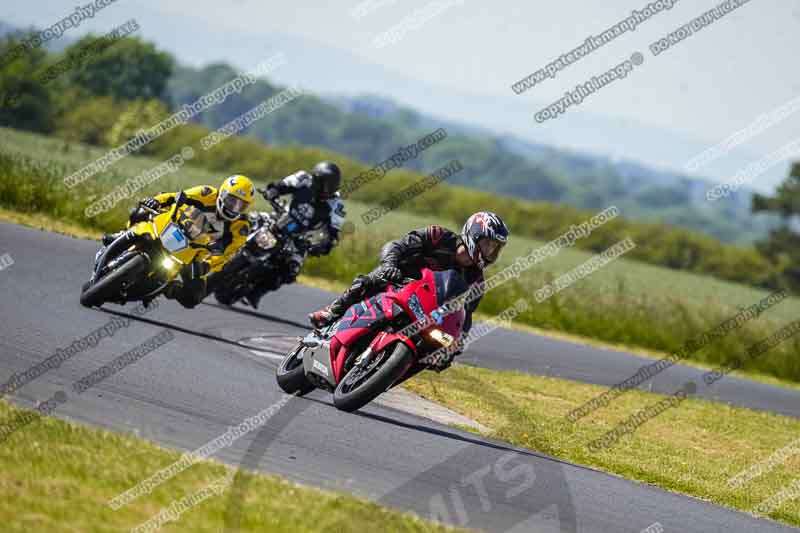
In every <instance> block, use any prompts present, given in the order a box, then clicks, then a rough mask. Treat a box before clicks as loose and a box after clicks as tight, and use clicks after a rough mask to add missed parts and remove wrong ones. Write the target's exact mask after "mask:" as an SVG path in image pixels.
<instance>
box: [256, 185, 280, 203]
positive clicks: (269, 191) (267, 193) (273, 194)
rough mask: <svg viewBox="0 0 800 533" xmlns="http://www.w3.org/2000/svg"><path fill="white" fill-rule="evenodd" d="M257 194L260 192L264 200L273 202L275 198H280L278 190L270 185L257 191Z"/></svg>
mask: <svg viewBox="0 0 800 533" xmlns="http://www.w3.org/2000/svg"><path fill="white" fill-rule="evenodd" d="M258 192H260V193H261V194H262V195H263V196H264V198H265V199H266V200H274V199H275V198H277V197H278V196H280V193H279V192H278V188H277V187H276V186H275V185H274V184H272V183H270V184H269V185H267V187H266V188H265V189H259V190H258Z"/></svg>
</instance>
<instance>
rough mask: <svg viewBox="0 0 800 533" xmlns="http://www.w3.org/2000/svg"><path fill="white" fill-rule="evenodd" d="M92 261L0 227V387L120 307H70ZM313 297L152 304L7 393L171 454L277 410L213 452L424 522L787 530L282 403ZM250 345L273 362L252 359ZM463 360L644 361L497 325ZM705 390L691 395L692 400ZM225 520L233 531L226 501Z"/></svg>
mask: <svg viewBox="0 0 800 533" xmlns="http://www.w3.org/2000/svg"><path fill="white" fill-rule="evenodd" d="M96 249H97V243H94V242H89V241H83V240H78V239H73V238H69V237H63V236H59V235H55V234H50V233H46V232H41V231H37V230H32V229H28V228H23V227H20V226H14V225H8V224H0V254H2V253H9V254H10V255H11V257H12V258H13V260H14V264H13V265H11V266H10V267H8V268H6V269H5V270H2V271H0V288H2V294H3V296H4V298H3V300H2V303H0V317H2V319H1V320H0V384H2V383H5V382H6V381H7V380H9V379H10V378H11V377H12V376H13V375H15V374H17V373H19V372H23V371H25V370H27V369H28V368H30V367H32V366H33V365H36V364H37V363H39V362H41V361H43V360H44V359H45V358H47V357H49V356H50V355H52V354H54V353H55V352H56V349H58V348H66V347H67V346H69V345H71V344H72V342H73V341H74V340H76V339H79V338H81V337H83V336H85V335H87V334H88V333H90V332H91V331H93V330H95V329H97V328H99V327H102V326H103V325H104V324H106V323H108V322H109V320H111V319H112V318H113V317H115V316H127V313H130V311H131V310H132V308H133V306H130V305H129V306H128V307H126V308H119V307H115V306H110V307H109V309H108V310H88V309H84V308H82V307H81V306H80V305H79V303H78V294H79V288H80V286H81V284H82V282H83V281H84V280H85V278H86V276H87V273H88V271H89V267H90V264H91V262H92V259H93V257H94V253H95V251H96ZM329 300H330V294H327V293H325V292H322V291H318V290H314V289H310V288H307V287H302V286H296V287H287V288H284V289H282V290H281V291H279V292H278V293H276V294H275V295H271V296H268V297H266V298H265V299H264V301H263V303H262V310H260V311H259V312H258V313H254V312H251V311H249V310H247V309H244V308H243V309H239V310H231V309H226V308H221V307H218V306H215V305H206V304H204V305H201V306H199V307H198V308H196V309H195V310H192V311H185V310H183V309H182V308H180V307H179V306H178V305H176V304H174V303H172V302H166V301H163V300H162V301H161V303H160V305H159V306H158V308H157V309H154V310H153V311H152V312H149V313H147V314H145V315H144V316H143V317H141V318H139V319H136V318H134V319H131V320H130V322H129V325H128V326H127V327H124V328H122V329H120V330H119V331H117V332H116V333H115V334H114V336H113V337H110V338H104V339H101V340H100V342H99V344H98V345H97V346H96V347H94V348H91V347H90V348H89V349H86V350H84V351H80V352H79V353H77V354H75V355H74V356H73V357H71V358H69V359H68V360H67V361H65V362H63V364H61V365H60V366H58V367H57V368H53V369H51V370H49V371H48V372H46V373H44V374H43V375H41V376H39V377H38V378H36V379H34V380H33V381H31V382H29V383H27V384H25V385H24V386H22V387H20V388H19V390H17V391H16V392H14V393H13V394H12V395H11V399H12V400H14V401H15V402H17V403H19V404H22V405H26V406H32V405H34V404H36V403H37V402H40V401H43V400H46V399H48V398H50V397H51V396H53V395H54V394H55V393H56V392H57V391H66V392H67V393H68V397H67V401H66V402H65V403H63V404H62V405H60V406H59V407H58V408H57V409H56V411H55V414H56V415H57V416H60V417H64V418H69V419H72V420H76V421H79V422H82V423H86V424H90V425H94V426H100V427H103V428H108V429H111V430H114V431H122V432H129V433H135V434H137V435H140V436H142V437H145V438H148V439H151V440H153V441H155V442H158V443H160V444H161V445H164V446H169V447H174V448H179V449H186V450H192V449H195V448H198V447H200V446H202V445H203V444H205V443H206V442H208V441H210V440H212V439H214V438H215V437H217V436H219V435H221V434H222V433H224V432H225V431H226V430H227V429H228V428H229V426H232V425H236V424H239V423H240V422H242V421H243V420H244V419H246V418H247V417H250V416H252V415H255V414H257V413H258V412H259V411H262V410H264V409H265V408H267V407H269V406H271V405H274V404H276V403H277V402H279V401H281V400H282V399H283V400H284V402H286V403H285V405H284V406H283V407H282V408H281V409H280V410H278V412H277V414H275V415H274V416H272V417H271V418H270V419H269V420H268V421H267V422H266V424H265V425H264V426H263V427H262V428H261V429H260V430H257V431H255V432H253V433H250V434H248V435H245V436H244V437H242V438H241V439H240V440H238V441H236V442H235V443H234V444H233V445H232V446H230V447H229V448H225V449H223V450H222V451H221V452H220V453H219V454H217V455H216V456H215V457H217V458H218V459H220V460H223V461H225V462H228V463H230V464H234V465H244V466H245V467H249V468H254V469H256V468H257V469H259V470H263V471H265V472H270V473H276V474H280V475H283V476H286V477H288V478H290V479H292V480H295V481H298V482H301V483H305V484H309V485H315V486H320V487H323V488H329V489H336V490H341V491H347V492H351V493H354V494H358V495H362V496H366V497H369V498H371V499H374V500H376V501H380V502H381V503H384V504H386V505H390V506H394V507H397V508H400V509H406V510H412V511H415V512H417V513H418V514H420V515H421V516H423V517H430V516H431V513H432V510H433V511H435V512H437V516H439V517H441V518H443V519H448V520H450V521H451V522H453V523H455V524H457V525H461V524H466V526H467V527H471V528H476V529H484V530H489V531H543V532H549V531H569V532H582V533H583V532H587V533H588V532H608V533H620V532H623V533H627V532H630V533H639V532H640V531H641V530H643V529H644V528H647V527H648V526H650V525H651V524H653V523H655V522H659V523H661V524H662V525H663V527H664V530H665V531H680V532H703V533H707V532H715V531H719V532H723V531H725V532H727V531H747V532H749V531H759V532H760V531H764V532H769V531H797V530H796V529H793V528H788V527H784V526H780V525H777V524H775V523H773V522H770V521H766V520H757V519H755V518H753V517H750V516H749V515H746V514H744V513H739V512H735V511H731V510H727V509H724V508H721V507H717V506H714V505H710V504H707V503H705V502H701V501H699V500H695V499H693V498H689V497H684V496H679V495H676V494H671V493H668V492H665V491H662V490H659V489H655V488H651V487H648V486H645V485H641V484H638V483H634V482H630V481H626V480H623V479H620V478H616V477H613V476H610V475H607V474H604V473H601V472H597V471H594V470H592V469H588V468H584V467H580V466H575V465H572V464H569V463H565V462H562V461H559V460H557V459H554V458H551V457H548V456H545V455H543V454H540V453H538V452H535V451H530V450H518V449H514V448H511V447H509V446H507V445H504V444H503V443H500V442H495V441H491V440H487V439H483V438H480V437H476V436H475V435H472V434H470V433H466V432H462V431H459V430H455V429H451V428H449V427H447V426H443V425H440V424H437V423H434V422H430V421H428V420H426V419H423V418H419V417H416V416H413V415H409V414H406V413H403V412H401V411H398V410H395V409H391V408H388V407H382V406H378V405H372V406H368V407H367V408H365V409H363V410H362V411H361V412H359V413H358V414H346V413H341V412H338V411H337V410H336V409H334V408H333V407H332V406H331V404H330V398H329V396H328V395H327V394H325V393H320V392H315V393H312V394H311V395H309V396H308V397H306V398H290V399H288V402H287V401H286V396H285V395H283V394H282V393H281V392H280V391H279V389H278V388H277V385H276V384H275V378H274V367H275V359H274V354H276V353H279V352H281V351H282V350H285V349H286V348H287V347H288V346H289V345H291V344H292V342H293V340H294V338H295V337H296V336H297V335H299V334H301V333H302V332H303V327H301V326H302V324H303V323H304V322H305V319H304V316H305V314H306V313H307V312H308V311H309V310H311V309H313V308H314V307H315V306H318V305H321V304H324V303H327V301H329ZM114 313H119V314H121V315H119V314H114ZM165 328H166V329H169V330H171V331H172V332H173V334H174V340H173V341H171V342H169V343H167V344H165V345H164V346H161V347H159V348H158V349H156V350H155V351H153V352H152V353H149V354H148V355H146V356H145V357H143V358H142V359H140V360H139V361H137V362H136V363H135V364H132V365H131V366H129V367H127V368H125V369H124V370H122V371H121V372H119V373H117V374H115V375H113V376H111V377H109V378H108V379H106V380H104V381H102V382H101V383H99V384H98V385H96V386H95V387H93V388H91V389H89V390H87V391H86V392H84V393H83V394H79V395H78V394H75V393H73V392H72V389H71V386H72V384H73V383H74V382H75V381H77V380H79V379H81V378H83V377H85V376H87V375H89V374H90V373H92V372H94V371H95V370H97V369H98V368H99V367H101V366H102V365H104V364H106V363H108V362H109V361H111V360H112V359H114V358H115V357H117V356H119V355H121V354H122V353H124V352H125V351H127V350H130V349H132V348H134V347H136V346H138V345H139V344H141V343H142V342H143V341H144V340H146V339H148V338H150V337H153V336H154V335H156V334H158V333H159V332H161V331H163V330H164V329H165ZM253 339H258V341H259V342H260V344H259V345H258V346H257V347H258V348H259V349H261V350H262V351H263V350H266V351H267V352H273V356H269V354H266V356H260V355H258V354H257V353H255V352H254V351H253V350H252V349H251V348H255V347H256V346H255V345H254V340H253ZM265 346H266V348H265ZM466 362H467V363H469V364H476V365H485V366H489V367H492V368H513V369H517V370H522V371H527V372H532V373H537V374H545V375H552V376H559V377H564V378H569V379H575V380H580V381H586V382H591V383H600V384H613V383H616V382H618V381H621V380H622V379H624V378H626V377H628V376H629V375H630V374H633V373H635V372H636V370H637V369H638V367H639V366H641V365H642V364H646V363H648V362H650V361H649V360H646V359H641V358H637V357H633V356H631V355H627V354H623V353H618V352H612V351H606V350H598V349H595V348H589V347H583V346H578V345H573V344H570V343H565V342H561V341H555V340H551V339H546V338H541V337H536V336H530V335H523V334H520V333H516V332H507V331H498V332H495V333H494V334H492V335H491V336H490V337H488V338H486V339H483V340H482V341H480V342H479V343H477V344H476V345H475V346H473V347H472V348H471V353H468V354H467V356H466ZM699 375H700V373H699V372H697V371H695V370H693V369H689V368H685V367H674V368H671V369H669V370H667V371H665V372H664V373H663V374H662V375H660V376H658V377H657V378H656V379H655V382H654V383H653V384H652V390H654V391H658V392H672V391H674V390H675V389H677V388H678V387H680V385H681V384H683V383H685V382H686V381H687V379H691V378H694V379H697V376H699ZM647 385H648V388H649V386H650V383H649V382H648V384H647ZM705 390H706V389H705V387H702V386H701V387H700V393H701V394H703V393H704V392H703V391H705ZM707 394H713V395H715V396H709V398H714V397H716V398H717V399H719V400H722V401H729V402H731V403H735V404H738V405H746V406H751V407H754V408H758V409H765V410H771V411H774V412H777V413H783V414H788V415H792V416H798V415H800V401H798V400H799V399H800V393H798V391H788V390H783V389H778V388H774V387H768V386H765V385H760V384H756V383H751V382H748V381H744V380H737V379H732V378H728V379H725V380H723V381H721V382H720V383H718V384H717V385H716V386H715V387H714V388H713V389H711V391H710V393H707ZM22 431H24V430H22ZM0 445H5V444H0ZM149 474H151V473H148V472H143V473H142V477H143V478H144V477H146V476H147V475H149ZM238 489H240V490H246V487H240V488H238ZM233 492H234V496H232V497H231V498H234V497H235V493H236V490H234V491H233ZM229 511H230V512H229V513H228V515H229V516H228V526H229V529H233V527H232V526H234V525H235V501H231V502H230V505H229ZM135 525H136V524H131V526H135ZM376 526H378V527H377V528H376V529H379V525H376Z"/></svg>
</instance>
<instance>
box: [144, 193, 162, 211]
mask: <svg viewBox="0 0 800 533" xmlns="http://www.w3.org/2000/svg"><path fill="white" fill-rule="evenodd" d="M139 205H141V206H142V207H146V208H148V209H152V210H153V211H158V209H159V208H160V207H161V204H160V203H158V200H156V199H155V198H152V197H150V196H148V197H147V198H145V199H143V200H142V201H140V202H139Z"/></svg>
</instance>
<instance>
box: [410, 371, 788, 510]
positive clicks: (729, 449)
mask: <svg viewBox="0 0 800 533" xmlns="http://www.w3.org/2000/svg"><path fill="white" fill-rule="evenodd" d="M406 386H407V388H409V389H410V390H412V391H413V392H415V393H417V394H420V395H422V396H423V397H425V398H428V399H430V400H432V401H436V402H439V403H442V404H444V405H445V406H447V407H449V408H451V409H453V410H455V411H457V412H459V413H462V414H464V415H466V416H468V417H470V418H472V419H474V420H476V421H478V422H480V423H481V424H483V425H485V426H487V427H489V428H492V430H491V432H490V433H489V436H491V437H494V438H497V439H500V440H503V441H507V442H510V443H512V444H515V445H517V446H521V447H525V448H529V449H535V450H540V451H542V452H544V453H547V454H551V455H553V456H555V457H558V458H561V459H566V460H568V461H572V462H575V463H579V464H584V465H589V466H593V467H596V468H598V469H601V470H604V471H606V472H610V473H613V474H617V475H620V476H622V477H625V478H628V479H634V480H639V481H642V482H645V483H649V484H652V485H655V486H658V487H661V488H664V489H667V490H670V491H674V492H679V493H682V494H687V495H691V496H695V497H698V498H701V499H703V500H707V501H710V502H713V503H716V504H720V505H724V506H727V507H731V508H734V509H739V510H741V511H746V512H749V511H750V510H751V509H753V508H754V507H755V506H757V505H758V504H760V503H761V502H762V501H764V500H767V499H768V498H769V497H771V496H772V495H773V494H776V493H777V492H778V491H780V490H781V489H782V488H783V487H786V486H787V485H789V484H790V483H792V481H793V480H794V479H795V478H796V477H797V472H798V471H800V452H798V453H796V454H794V455H790V457H789V458H788V459H787V460H786V461H784V462H783V463H781V464H778V465H776V466H775V467H774V468H772V469H771V470H769V471H768V472H766V473H765V474H764V475H762V476H760V477H758V478H756V479H754V480H752V481H751V482H749V483H747V484H746V485H744V486H742V487H739V488H733V487H731V486H729V485H728V480H729V479H730V478H731V477H733V476H735V475H736V474H738V473H739V472H741V471H743V470H745V469H747V468H749V467H751V466H753V465H755V464H757V463H759V462H761V461H763V460H765V459H767V458H768V457H769V456H770V455H771V454H772V453H773V452H774V451H776V450H778V449H780V448H782V447H784V446H786V445H788V444H790V443H792V442H794V441H795V440H797V439H798V438H799V437H800V420H795V419H792V418H788V417H783V416H777V415H772V414H768V413H762V412H756V411H752V410H749V409H743V408H736V407H729V406H726V405H722V404H717V403H712V402H706V401H702V400H697V399H687V400H684V401H683V402H682V403H680V404H679V405H678V406H677V407H675V408H673V409H669V410H667V411H665V412H663V413H662V414H660V415H659V416H657V417H655V418H653V419H652V420H650V421H648V422H647V423H645V424H644V425H642V426H641V427H640V428H639V429H638V431H636V432H635V433H633V434H632V435H627V436H624V437H623V438H622V439H621V440H620V441H619V442H618V443H617V444H616V446H613V447H611V448H608V449H605V450H602V451H600V452H598V453H592V452H591V451H589V449H588V447H587V445H588V443H589V442H591V441H593V440H594V439H597V438H599V437H601V436H602V435H604V434H605V433H606V432H608V431H609V430H611V429H613V428H614V427H615V426H616V425H617V424H619V423H620V422H622V421H624V420H625V419H626V418H627V417H629V416H630V415H632V414H634V413H636V412H638V411H639V410H640V409H642V408H644V407H645V406H648V405H651V404H655V403H657V402H658V401H659V400H661V399H663V398H664V397H663V396H660V395H657V394H650V393H646V392H640V391H631V392H628V393H627V394H625V395H623V396H621V397H620V398H618V399H616V400H615V401H613V402H612V403H611V404H609V405H608V406H607V407H606V408H603V409H600V410H598V411H595V412H594V413H593V414H591V415H589V416H588V417H586V418H584V419H582V420H580V421H578V422H576V423H569V422H567V421H566V420H565V418H564V417H565V416H566V415H567V414H568V413H569V412H570V411H571V410H572V409H574V408H575V407H578V406H579V405H581V404H582V403H583V402H586V401H588V400H590V399H591V398H593V397H594V396H596V395H598V394H600V393H602V392H604V391H605V390H607V389H606V388H604V387H600V386H596V385H585V384H580V383H575V382H572V381H567V380H562V379H555V378H546V377H538V376H531V375H527V374H522V373H517V372H506V371H497V370H486V369H480V368H472V367H465V366H461V365H456V366H454V367H453V368H451V369H450V370H448V371H447V372H444V373H442V374H440V375H438V376H437V377H435V378H433V377H430V376H428V377H427V378H426V377H425V374H423V375H422V376H420V377H419V378H417V379H414V380H411V381H410V382H408V383H407V385H406ZM699 386H701V387H702V386H704V385H703V384H700V385H699ZM769 516H770V518H773V519H775V520H779V521H782V522H786V523H789V524H793V525H800V499H794V500H790V501H786V502H785V503H784V504H783V505H782V506H780V507H779V508H777V509H775V510H774V511H773V512H771V513H770V514H769Z"/></svg>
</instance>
